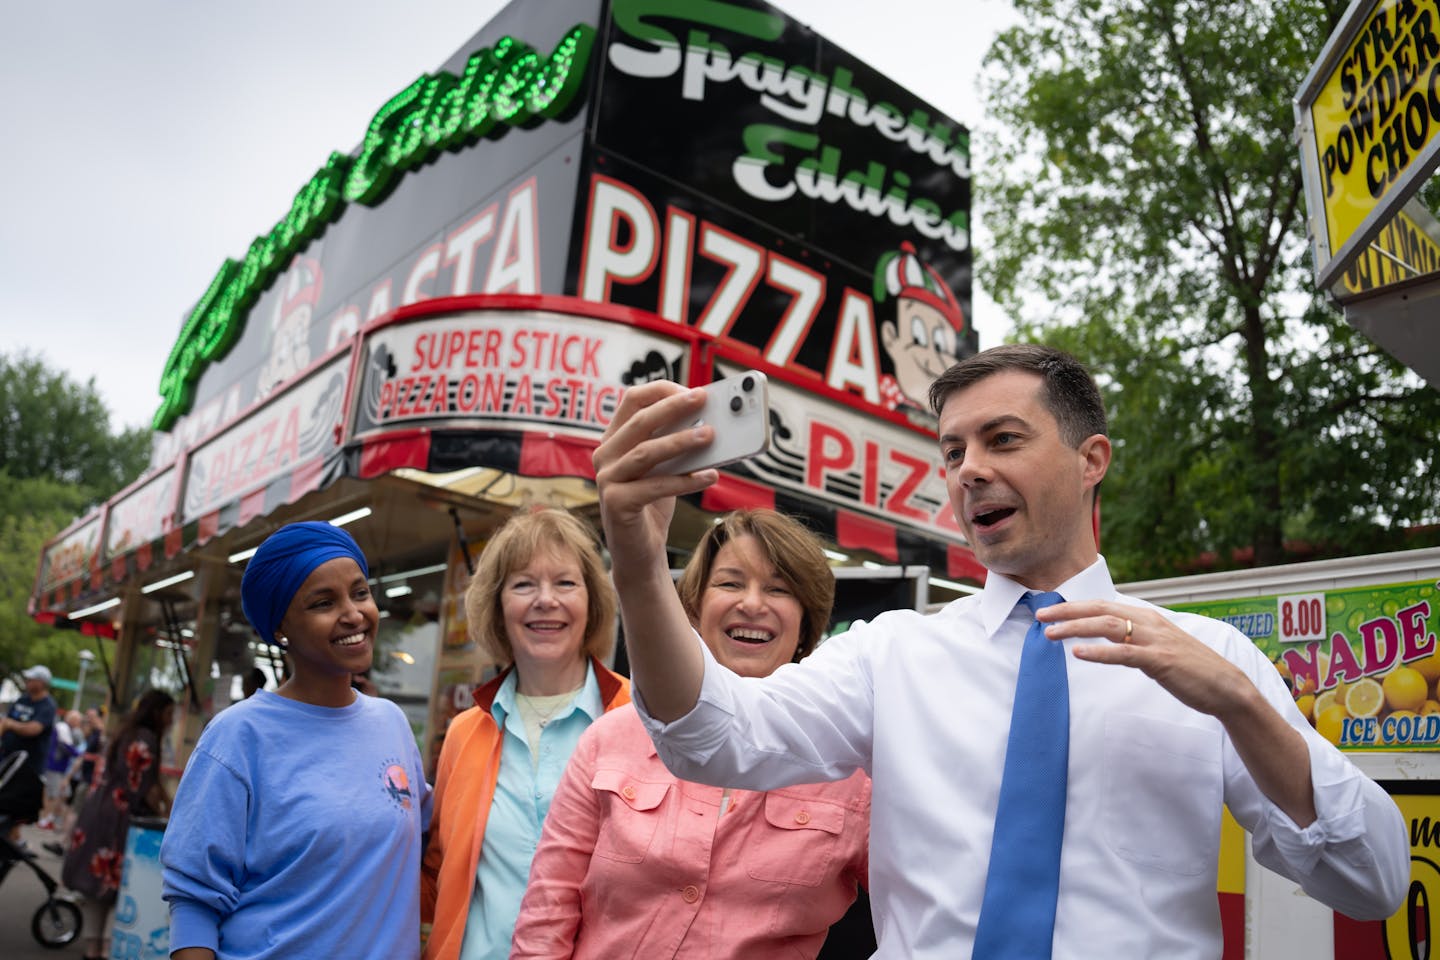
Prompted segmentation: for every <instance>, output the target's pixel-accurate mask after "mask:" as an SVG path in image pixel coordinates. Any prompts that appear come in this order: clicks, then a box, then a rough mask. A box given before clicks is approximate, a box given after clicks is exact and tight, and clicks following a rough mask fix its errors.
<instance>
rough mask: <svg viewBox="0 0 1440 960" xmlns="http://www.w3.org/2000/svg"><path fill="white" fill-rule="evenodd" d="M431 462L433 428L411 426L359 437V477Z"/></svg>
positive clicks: (378, 474) (368, 477)
mask: <svg viewBox="0 0 1440 960" xmlns="http://www.w3.org/2000/svg"><path fill="white" fill-rule="evenodd" d="M429 464H430V431H428V430H410V431H405V432H398V433H387V434H385V435H384V436H380V437H366V438H365V439H364V440H362V441H360V478H361V479H362V480H369V479H370V478H371V477H378V476H380V475H381V474H383V473H389V472H390V471H391V470H399V469H400V468H402V467H412V468H414V469H416V470H424V469H425V468H426V467H427V466H429Z"/></svg>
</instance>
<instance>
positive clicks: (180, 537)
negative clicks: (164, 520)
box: [165, 527, 185, 560]
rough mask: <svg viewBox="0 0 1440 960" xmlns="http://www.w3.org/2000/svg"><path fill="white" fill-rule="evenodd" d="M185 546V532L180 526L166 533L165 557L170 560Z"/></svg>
mask: <svg viewBox="0 0 1440 960" xmlns="http://www.w3.org/2000/svg"><path fill="white" fill-rule="evenodd" d="M184 546H185V533H184V531H183V530H182V529H181V528H180V527H176V528H175V529H174V530H171V531H170V532H169V533H167V534H165V559H166V560H169V559H170V558H172V557H174V556H175V555H176V554H178V553H179V552H180V550H181V548H183V547H184Z"/></svg>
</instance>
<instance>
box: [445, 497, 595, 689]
mask: <svg viewBox="0 0 1440 960" xmlns="http://www.w3.org/2000/svg"><path fill="white" fill-rule="evenodd" d="M547 550H557V551H569V552H570V553H573V554H574V555H575V558H576V560H578V561H579V563H580V574H581V577H582V578H583V579H584V581H585V593H586V596H587V597H588V600H589V606H588V608H587V610H586V611H585V642H584V644H583V645H582V647H581V653H582V654H583V655H585V656H591V657H595V658H596V659H600V660H603V659H605V658H606V657H608V656H609V655H610V651H611V650H613V649H614V648H615V588H614V587H612V586H611V585H610V577H609V575H608V574H606V572H605V563H604V561H602V560H601V559H600V544H599V541H598V539H597V538H596V536H595V532H594V530H592V529H591V528H590V526H589V525H588V524H586V523H585V522H584V521H582V520H581V519H579V518H578V517H576V516H574V515H573V514H571V513H568V512H567V511H565V510H561V509H558V508H555V507H545V508H543V509H540V510H535V511H533V512H529V513H519V514H516V515H515V516H513V517H511V518H510V519H509V520H507V521H505V523H504V525H503V526H501V527H500V529H499V530H496V531H495V534H494V536H492V537H491V538H490V542H489V543H488V544H486V546H485V550H484V551H483V552H482V553H481V554H480V564H479V566H478V567H477V568H476V570H475V575H474V576H473V577H471V578H470V585H469V586H468V587H466V588H465V622H466V630H467V632H468V633H469V635H470V639H471V640H473V641H474V642H475V645H476V646H477V647H479V649H480V653H481V655H482V656H484V657H485V658H487V662H490V663H499V664H506V665H508V664H510V663H513V662H514V660H515V652H514V650H513V649H512V648H511V646H510V638H509V636H507V635H506V633H505V616H504V614H503V613H502V612H501V609H500V591H501V589H502V588H503V587H504V586H505V578H506V577H508V576H510V574H512V573H514V572H515V571H516V570H520V569H523V568H524V567H525V566H527V565H528V564H529V563H530V562H531V561H532V560H534V559H535V557H536V555H537V554H540V553H542V552H544V551H547Z"/></svg>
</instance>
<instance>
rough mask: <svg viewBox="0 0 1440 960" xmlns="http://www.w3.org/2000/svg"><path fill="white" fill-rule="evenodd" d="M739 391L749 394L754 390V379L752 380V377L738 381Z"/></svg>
mask: <svg viewBox="0 0 1440 960" xmlns="http://www.w3.org/2000/svg"><path fill="white" fill-rule="evenodd" d="M740 389H741V390H744V391H745V392H746V393H749V392H750V391H751V390H754V389H755V378H754V377H745V378H744V379H742V380H741V381H740ZM737 409H738V408H737Z"/></svg>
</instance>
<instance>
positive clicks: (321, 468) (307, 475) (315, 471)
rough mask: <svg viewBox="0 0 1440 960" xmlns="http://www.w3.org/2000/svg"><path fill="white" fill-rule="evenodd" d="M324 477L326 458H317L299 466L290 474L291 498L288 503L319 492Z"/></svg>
mask: <svg viewBox="0 0 1440 960" xmlns="http://www.w3.org/2000/svg"><path fill="white" fill-rule="evenodd" d="M324 475H325V458H324V457H316V458H314V459H313V460H307V461H306V462H304V463H302V464H300V465H298V466H297V467H296V468H295V469H294V470H293V471H291V473H290V497H289V499H288V500H286V503H294V502H295V501H296V500H299V499H300V498H301V497H303V496H305V494H307V493H309V492H310V491H312V490H318V489H319V488H320V479H321V477H323V476H324Z"/></svg>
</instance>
